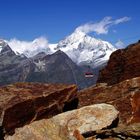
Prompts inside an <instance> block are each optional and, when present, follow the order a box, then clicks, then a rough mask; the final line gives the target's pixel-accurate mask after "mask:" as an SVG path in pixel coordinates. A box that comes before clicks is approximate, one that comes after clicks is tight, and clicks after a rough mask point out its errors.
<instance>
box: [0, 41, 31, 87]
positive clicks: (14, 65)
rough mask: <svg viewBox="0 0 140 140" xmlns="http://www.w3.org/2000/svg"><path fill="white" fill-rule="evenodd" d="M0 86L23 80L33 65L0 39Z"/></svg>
mask: <svg viewBox="0 0 140 140" xmlns="http://www.w3.org/2000/svg"><path fill="white" fill-rule="evenodd" d="M0 48H1V49H0V86H1V85H5V84H10V83H14V82H17V81H24V80H25V79H26V77H27V75H28V73H30V71H31V70H32V68H33V66H32V63H31V61H30V59H28V58H27V57H25V56H24V55H16V54H15V53H14V51H12V49H11V48H10V47H9V45H8V44H7V43H5V42H4V41H3V40H0Z"/></svg>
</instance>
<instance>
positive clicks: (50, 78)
mask: <svg viewBox="0 0 140 140" xmlns="http://www.w3.org/2000/svg"><path fill="white" fill-rule="evenodd" d="M33 59H34V63H35V64H36V69H35V70H34V71H33V72H31V73H30V74H29V75H28V77H27V79H26V81H29V82H46V83H67V84H77V85H78V86H79V88H85V87H87V86H88V84H87V82H86V78H85V76H84V73H83V71H82V70H81V68H80V67H79V66H77V65H76V64H75V63H74V62H73V61H72V60H71V59H70V58H69V57H68V56H67V55H66V54H65V53H64V52H62V51H60V50H59V51H57V52H55V53H54V54H51V55H46V56H44V53H40V54H38V55H37V56H35V57H33Z"/></svg>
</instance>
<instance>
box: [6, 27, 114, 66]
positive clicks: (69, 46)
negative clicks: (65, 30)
mask: <svg viewBox="0 0 140 140" xmlns="http://www.w3.org/2000/svg"><path fill="white" fill-rule="evenodd" d="M8 44H9V46H10V47H11V48H12V50H13V51H14V52H15V53H16V54H24V55H25V56H27V57H33V56H34V55H36V54H38V53H40V52H45V53H46V54H52V53H54V52H56V51H58V50H61V51H63V52H65V53H66V54H67V55H68V56H69V57H70V58H71V59H72V60H73V61H74V62H75V63H76V64H78V65H89V66H91V67H92V68H96V67H99V66H100V65H103V64H105V63H106V62H107V61H108V59H109V57H110V54H111V53H112V52H114V51H115V50H116V48H115V47H114V46H113V45H111V44H110V43H109V42H107V41H103V40H101V39H96V38H94V37H91V36H89V35H87V34H85V33H84V32H82V31H79V30H75V31H74V32H73V33H72V34H71V35H69V36H67V37H66V38H65V39H63V40H61V41H60V42H58V44H48V42H47V41H46V40H45V39H44V38H39V39H35V40H34V41H32V42H30V43H29V44H27V43H26V42H24V41H23V42H22V43H21V44H22V45H20V42H19V41H16V40H12V41H9V42H8ZM18 45H19V46H21V47H15V46H18Z"/></svg>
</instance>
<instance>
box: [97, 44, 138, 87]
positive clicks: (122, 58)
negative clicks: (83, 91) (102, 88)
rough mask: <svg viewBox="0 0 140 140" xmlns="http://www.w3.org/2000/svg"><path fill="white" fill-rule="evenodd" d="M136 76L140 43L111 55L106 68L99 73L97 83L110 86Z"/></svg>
mask: <svg viewBox="0 0 140 140" xmlns="http://www.w3.org/2000/svg"><path fill="white" fill-rule="evenodd" d="M138 76H140V42H138V43H135V44H132V45H129V46H128V47H127V48H126V49H121V50H117V51H115V52H114V53H112V55H111V56H110V59H109V61H108V64H107V66H106V67H105V68H104V69H103V70H101V71H100V74H99V78H98V81H97V82H98V83H108V84H109V85H112V84H116V83H119V82H121V81H123V80H126V79H131V78H134V77H138Z"/></svg>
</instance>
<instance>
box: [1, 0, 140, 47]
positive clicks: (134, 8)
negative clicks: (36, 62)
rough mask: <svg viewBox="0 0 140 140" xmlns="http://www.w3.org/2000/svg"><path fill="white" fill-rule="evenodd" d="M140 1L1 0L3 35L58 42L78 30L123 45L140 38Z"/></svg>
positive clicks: (11, 37) (5, 36)
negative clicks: (41, 38)
mask: <svg viewBox="0 0 140 140" xmlns="http://www.w3.org/2000/svg"><path fill="white" fill-rule="evenodd" d="M139 5H140V0H0V38H2V39H6V40H10V39H13V38H16V39H18V40H22V41H32V40H34V39H36V38H39V37H45V38H47V40H48V41H49V43H57V42H59V41H60V40H62V39H64V38H65V37H66V36H68V35H69V34H71V33H72V32H73V31H74V30H75V29H78V30H82V31H84V32H86V33H87V34H89V35H91V36H94V37H96V38H100V39H103V40H106V41H109V42H111V43H112V44H113V45H116V46H118V47H119V45H121V46H125V45H128V44H130V43H133V42H136V41H137V40H139V39H140V8H139Z"/></svg>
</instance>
